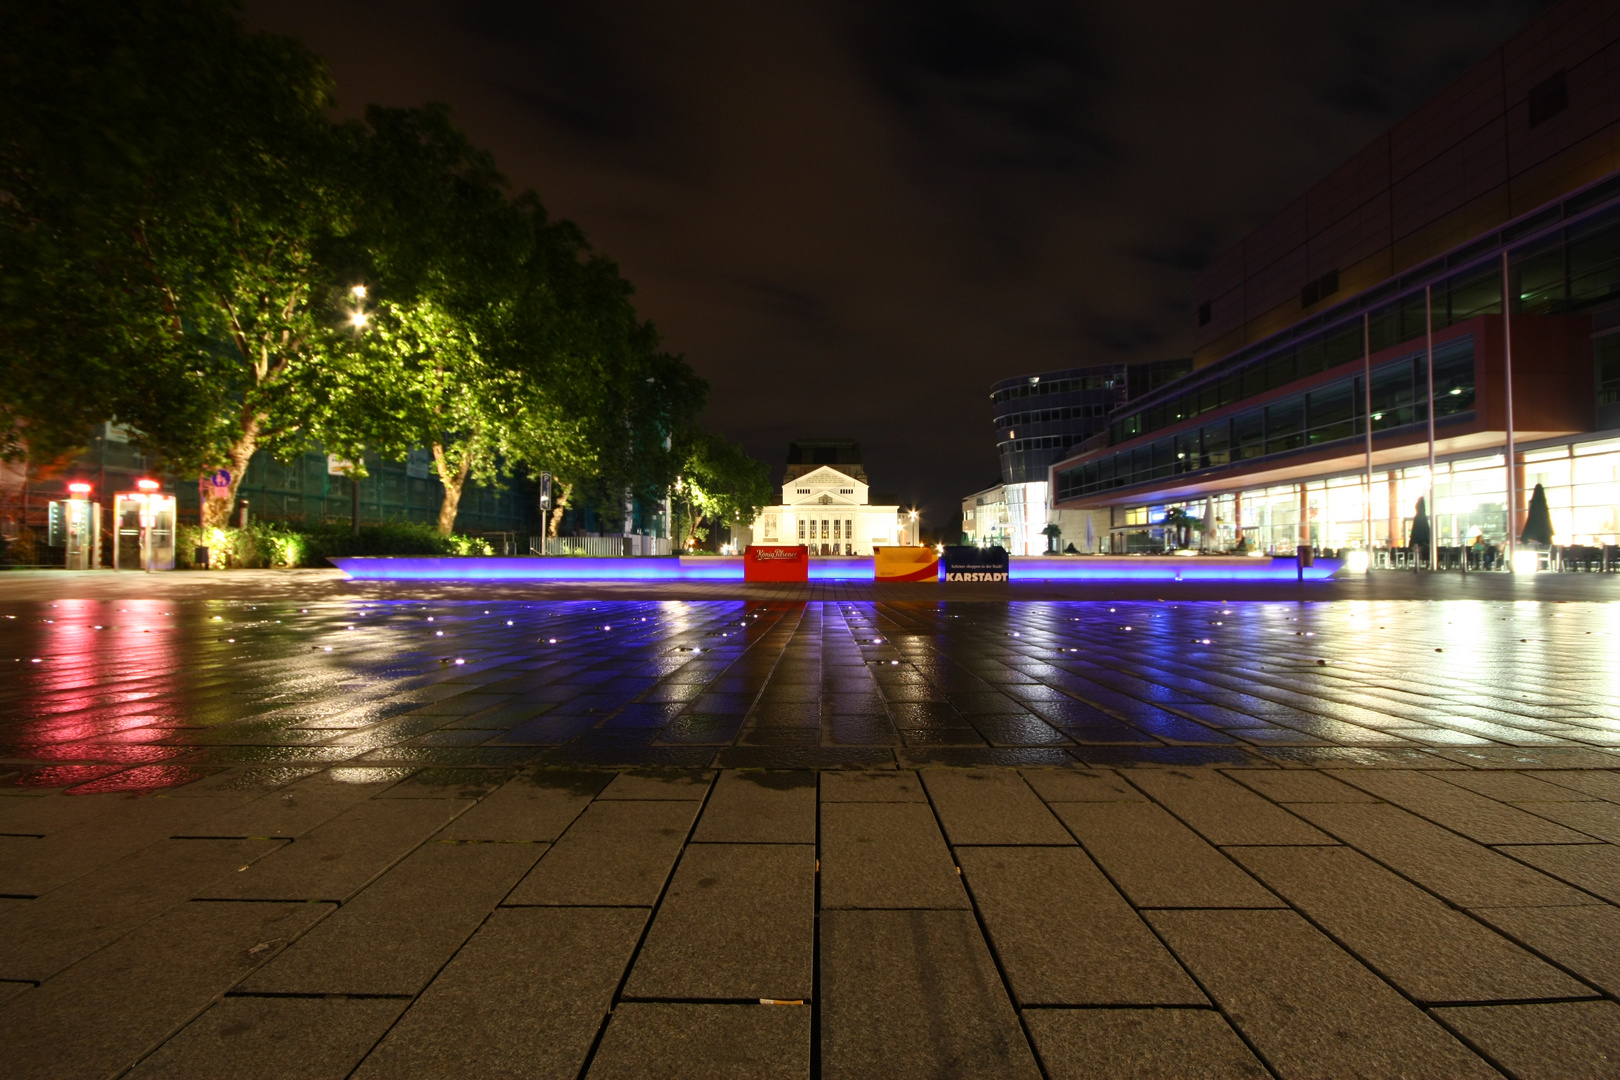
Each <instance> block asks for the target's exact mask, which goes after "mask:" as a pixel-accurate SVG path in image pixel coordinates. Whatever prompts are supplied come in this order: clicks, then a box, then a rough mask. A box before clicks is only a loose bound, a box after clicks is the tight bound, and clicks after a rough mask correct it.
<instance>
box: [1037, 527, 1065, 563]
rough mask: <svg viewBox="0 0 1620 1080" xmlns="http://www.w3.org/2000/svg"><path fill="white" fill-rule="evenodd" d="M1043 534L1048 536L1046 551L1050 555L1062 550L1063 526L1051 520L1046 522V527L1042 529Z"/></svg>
mask: <svg viewBox="0 0 1620 1080" xmlns="http://www.w3.org/2000/svg"><path fill="white" fill-rule="evenodd" d="M1041 535H1042V536H1044V537H1046V553H1047V554H1048V555H1055V554H1057V553H1058V552H1059V551H1060V550H1062V540H1063V526H1061V525H1059V524H1058V523H1057V522H1055V521H1049V522H1047V523H1046V528H1044V529H1042V530H1041Z"/></svg>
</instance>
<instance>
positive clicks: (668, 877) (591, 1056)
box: [540, 770, 719, 1080]
mask: <svg viewBox="0 0 1620 1080" xmlns="http://www.w3.org/2000/svg"><path fill="white" fill-rule="evenodd" d="M705 771H707V770H705ZM718 782H719V777H718V776H711V777H709V779H708V782H707V784H706V786H705V787H704V789H703V797H702V799H701V800H696V801H697V802H698V809H697V813H695V814H693V815H692V823H691V824H690V825H688V826H687V828H686V836H685V838H684V839H683V840H682V841H681V847H680V850H679V851H677V852H676V853H675V858H674V859H672V860H671V861H670V864H669V869H668V870H666V871H665V872H664V881H663V884H661V885H660V886H659V888H658V896H657V897H656V898H654V900H653V902H652V905H651V907H649V908H646V909H645V910H646V911H647V917H646V918H645V919H643V920H642V922H641V933H640V934H639V935H638V936H637V937H636V943H635V946H634V947H633V948H632V949H631V950H630V958H629V959H628V960H627V961H625V965H624V970H623V971H621V972H620V973H619V981H618V983H617V985H615V986H614V988H613V994H612V996H611V997H609V998H608V1007H607V1012H606V1013H605V1014H604V1015H603V1016H602V1020H601V1023H600V1024H598V1025H597V1029H596V1036H595V1038H593V1039H592V1040H591V1045H590V1047H589V1048H588V1049H587V1050H586V1051H585V1058H584V1060H583V1061H582V1062H581V1063H580V1066H579V1072H578V1073H577V1074H576V1075H577V1078H578V1080H585V1076H586V1074H588V1073H589V1072H590V1071H591V1063H592V1062H594V1061H595V1060H596V1052H597V1051H598V1050H599V1049H601V1046H602V1039H603V1038H604V1037H605V1036H606V1035H607V1029H608V1025H609V1024H611V1023H612V1022H613V1013H614V1011H615V1010H616V1009H617V1008H618V1006H619V1004H620V1002H621V1001H622V1000H623V997H624V988H625V986H626V985H627V984H628V983H629V981H630V973H631V972H632V971H634V970H635V968H636V962H637V961H638V960H640V959H641V950H642V948H643V947H644V946H645V945H646V944H647V935H648V934H650V933H652V927H653V922H654V921H655V920H656V919H657V918H658V912H659V911H660V910H661V909H662V908H663V906H664V897H665V896H667V895H668V894H669V886H670V883H671V882H672V881H674V880H675V873H676V871H677V870H679V869H680V866H681V860H682V859H683V857H684V856H685V855H686V848H687V846H688V845H689V844H691V842H692V837H693V836H694V835H696V833H697V827H698V822H699V821H702V820H703V813H704V811H705V810H707V809H708V807H709V799H710V797H711V796H712V795H713V794H714V788H715V785H716V784H717V783H718ZM600 798H601V793H600V792H598V793H597V795H596V798H595V799H592V802H595V801H596V799H600ZM623 801H631V800H623ZM635 801H653V800H635ZM686 801H693V800H686ZM582 817H584V812H583V811H582V812H581V813H580V814H579V815H578V816H577V817H575V818H574V822H576V823H577V822H578V821H579V820H580V818H582ZM569 828H573V825H572V824H570V826H569ZM565 835H566V831H565ZM557 839H558V841H559V842H560V841H561V840H562V837H561V836H559V837H558V838H557ZM548 854H549V852H548ZM540 861H541V862H544V861H545V857H544V856H541V860H540Z"/></svg>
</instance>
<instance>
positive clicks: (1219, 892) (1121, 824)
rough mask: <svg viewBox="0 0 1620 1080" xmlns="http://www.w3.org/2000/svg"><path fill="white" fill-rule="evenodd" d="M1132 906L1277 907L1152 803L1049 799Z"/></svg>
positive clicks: (1227, 861) (1248, 879) (1253, 883)
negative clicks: (1060, 801) (1075, 801)
mask: <svg viewBox="0 0 1620 1080" xmlns="http://www.w3.org/2000/svg"><path fill="white" fill-rule="evenodd" d="M1052 808H1053V809H1054V810H1055V811H1056V812H1057V815H1058V817H1060V818H1062V819H1063V824H1065V825H1067V826H1068V827H1069V830H1070V831H1071V832H1073V833H1074V835H1075V836H1077V837H1079V839H1080V842H1081V843H1082V844H1084V845H1085V847H1086V850H1087V851H1089V852H1090V853H1091V856H1092V858H1094V859H1096V860H1097V863H1098V865H1100V866H1101V867H1102V869H1103V872H1104V873H1106V874H1107V875H1108V876H1109V878H1111V879H1112V880H1113V882H1114V883H1115V884H1116V885H1118V886H1119V888H1120V889H1121V890H1122V891H1123V892H1124V893H1125V895H1126V896H1128V897H1130V900H1131V903H1133V904H1135V905H1136V906H1137V907H1281V906H1282V901H1281V900H1278V899H1277V898H1276V897H1275V896H1272V895H1271V894H1270V893H1269V892H1267V891H1266V890H1265V889H1264V888H1262V887H1261V886H1260V884H1259V883H1258V882H1256V881H1255V880H1254V879H1253V878H1251V877H1250V876H1249V875H1248V874H1246V873H1244V872H1243V870H1242V869H1240V868H1239V867H1238V865H1237V864H1236V863H1234V862H1232V861H1231V860H1230V859H1228V858H1227V857H1226V856H1224V855H1222V854H1221V853H1220V852H1219V851H1217V850H1215V849H1214V848H1213V847H1211V846H1210V845H1209V844H1208V843H1207V842H1205V841H1204V839H1203V838H1202V837H1200V836H1199V835H1198V834H1197V833H1195V832H1193V831H1192V830H1191V829H1189V828H1187V826H1185V825H1183V824H1182V823H1181V822H1179V821H1177V820H1176V819H1175V818H1173V817H1171V816H1170V814H1169V812H1168V811H1166V810H1165V809H1164V808H1163V807H1162V806H1156V805H1154V804H1153V803H1124V802H1120V803H1054V804H1053V807H1052Z"/></svg>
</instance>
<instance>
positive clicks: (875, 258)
mask: <svg viewBox="0 0 1620 1080" xmlns="http://www.w3.org/2000/svg"><path fill="white" fill-rule="evenodd" d="M1543 7H1544V4H1542V3H1540V2H1538V0H1457V2H1448V0H1348V2H1345V3H1341V4H1334V5H1328V4H1300V3H1297V2H1296V0H1249V2H1246V3H1243V4H1211V3H1207V2H1199V0H1138V2H1137V3H1133V4H1111V5H1104V4H1077V3H1072V2H1059V0H1024V2H1011V3H1009V2H1007V0H905V2H894V3H882V4H873V3H869V2H868V3H861V2H856V0H847V2H845V3H843V4H837V3H826V2H823V3H796V4H792V3H772V2H769V0H763V2H756V3H744V2H741V0H688V2H687V3H683V4H657V3H651V2H647V0H640V2H625V3H609V4H561V3H533V2H528V3H525V2H519V0H471V2H469V0H404V2H395V3H388V4H383V3H378V2H372V0H321V2H319V3H317V2H315V0H274V2H272V0H252V2H250V3H249V8H248V10H249V16H250V18H251V19H253V20H254V21H255V22H256V23H257V24H258V25H261V26H264V27H266V28H269V29H274V30H279V31H283V32H288V33H294V34H297V35H298V36H300V37H301V38H303V39H304V40H305V41H306V42H307V43H308V44H309V45H310V46H311V47H312V48H313V49H315V50H316V51H317V52H319V53H321V54H322V55H323V56H325V57H326V58H327V59H328V61H329V62H330V63H331V66H332V70H333V72H334V73H335V75H336V77H337V80H338V87H339V94H340V97H341V99H342V102H343V104H344V106H345V107H346V108H349V109H358V107H360V106H361V105H363V104H364V103H366V102H370V101H379V102H383V103H386V104H392V105H405V104H416V103H420V102H424V101H447V102H449V103H450V104H451V105H452V106H453V107H454V109H455V114H456V116H457V118H458V120H459V121H460V123H461V124H462V125H463V126H464V127H465V128H466V129H467V130H468V132H469V133H470V134H471V135H472V136H473V138H474V139H476V140H477V141H478V142H480V143H482V144H484V145H486V146H488V147H490V148H491V149H492V150H493V151H494V152H495V155H496V157H497V159H498V160H499V162H500V164H501V167H502V168H503V169H504V170H505V172H506V173H507V174H508V175H509V176H510V177H511V178H512V180H513V182H514V184H515V185H517V186H518V187H527V188H534V189H535V190H537V191H538V192H540V194H541V196H542V198H543V199H544V200H545V202H546V204H547V205H548V207H550V208H551V210H552V211H553V213H555V214H557V215H559V216H563V217H569V218H572V219H574V220H575V221H577V222H579V223H580V225H581V226H583V227H584V229H585V231H586V234H587V235H588V236H589V237H590V239H591V240H592V242H593V243H594V244H595V245H596V246H597V247H598V248H599V249H600V250H602V251H605V252H607V253H608V254H610V255H612V256H613V257H614V258H615V259H617V260H618V261H619V263H620V264H621V265H622V266H623V268H624V270H625V273H626V274H627V276H629V277H630V279H631V280H633V281H634V282H635V283H636V285H637V290H638V292H637V296H638V304H639V306H640V308H641V310H642V312H643V313H644V314H645V315H647V316H648V317H650V318H652V319H653V320H654V321H656V322H657V323H658V325H659V327H660V328H661V329H662V331H663V333H664V336H665V339H666V341H667V343H668V345H669V346H670V347H671V348H672V349H674V350H677V351H680V352H683V353H685V354H686V355H687V357H688V358H689V359H690V360H691V362H692V364H693V366H694V367H696V368H697V370H698V371H699V372H701V373H702V374H703V375H704V376H705V377H707V378H708V379H709V380H710V382H711V383H712V384H713V387H714V389H713V392H712V394H711V399H710V409H709V416H710V420H711V422H712V424H713V425H714V426H715V427H716V428H718V429H720V430H722V431H724V432H726V433H727V434H729V435H731V436H732V437H733V438H737V439H740V440H741V441H742V442H743V443H744V444H745V445H747V446H748V448H749V449H750V450H751V451H752V452H753V453H755V454H756V455H758V456H760V457H763V458H765V459H766V460H769V461H771V462H772V463H773V465H780V463H781V458H782V455H783V451H784V449H785V444H786V442H787V441H788V440H789V439H791V438H794V437H799V436H818V435H828V436H842V437H849V438H857V439H860V440H861V441H862V442H863V443H865V444H866V448H867V457H868V462H869V468H870V469H871V471H872V473H873V477H874V481H875V483H876V484H877V485H878V486H879V487H880V488H883V489H886V490H895V491H899V492H902V493H903V494H905V495H906V496H907V497H912V498H916V499H918V500H922V501H925V502H926V503H927V505H928V506H929V507H931V508H932V509H933V510H934V511H935V512H936V515H938V516H943V515H945V514H948V513H950V512H951V511H952V510H953V509H954V505H953V503H954V499H955V497H957V496H959V495H961V494H964V493H966V492H968V491H971V490H973V489H975V488H977V487H979V486H981V485H982V484H983V483H984V481H985V479H986V478H987V477H988V476H990V475H993V474H994V471H995V455H994V450H993V446H992V441H991V435H992V431H991V427H990V422H989V412H988V401H987V394H988V387H989V385H990V383H991V382H993V381H995V380H997V379H1001V378H1006V377H1008V376H1011V375H1017V374H1022V373H1025V372H1031V371H1039V370H1044V369H1049V368H1055V367H1062V366H1066V365H1070V364H1081V363H1088V362H1096V361H1106V360H1121V359H1123V360H1155V359H1164V358H1167V357H1172V356H1177V355H1185V354H1186V353H1187V352H1188V351H1189V349H1190V341H1191V332H1192V303H1191V297H1190V292H1189V288H1190V279H1191V275H1192V273H1193V271H1195V270H1196V269H1197V268H1199V267H1200V266H1202V265H1203V264H1205V263H1206V262H1207V261H1208V260H1209V259H1210V258H1211V257H1212V256H1214V255H1215V254H1217V253H1219V252H1220V251H1221V250H1223V249H1224V248H1226V247H1227V246H1229V245H1230V244H1232V243H1234V242H1235V241H1236V240H1238V239H1239V238H1241V237H1242V235H1243V234H1244V233H1245V232H1246V231H1248V230H1249V229H1250V228H1252V227H1254V226H1255V225H1256V224H1258V223H1259V222H1261V221H1263V220H1264V219H1265V218H1266V217H1267V216H1269V215H1270V214H1271V213H1274V212H1275V211H1276V210H1278V209H1279V208H1281V207H1282V206H1283V205H1285V204H1286V203H1287V202H1288V201H1289V200H1291V199H1293V198H1295V197H1296V196H1298V195H1299V194H1300V193H1301V192H1302V191H1304V190H1305V188H1307V187H1309V186H1310V184H1311V183H1313V182H1314V181H1315V180H1317V179H1319V178H1320V177H1321V176H1322V175H1324V174H1325V173H1326V172H1328V171H1329V170H1330V169H1332V168H1333V167H1334V166H1335V165H1336V164H1338V163H1339V162H1340V161H1342V160H1343V159H1344V158H1346V157H1347V156H1349V155H1350V154H1351V153H1353V152H1355V151H1356V150H1357V149H1359V148H1360V147H1361V146H1363V145H1365V144H1366V142H1367V141H1369V140H1370V139H1372V138H1373V137H1374V136H1376V135H1377V134H1378V133H1379V132H1380V131H1382V130H1383V129H1384V128H1386V127H1388V126H1389V125H1390V124H1391V123H1393V122H1394V121H1395V120H1397V119H1399V118H1400V116H1402V115H1403V114H1405V113H1406V112H1408V111H1409V110H1410V109H1412V108H1413V107H1415V106H1416V105H1417V104H1419V103H1420V102H1421V101H1422V100H1423V99H1424V98H1425V97H1427V96H1428V95H1430V94H1432V93H1434V92H1435V91H1436V90H1438V89H1439V88H1440V87H1442V86H1444V85H1445V84H1446V83H1447V82H1448V81H1450V80H1451V79H1452V78H1454V77H1455V76H1456V75H1458V74H1460V73H1461V72H1462V71H1463V70H1464V69H1465V68H1466V67H1467V66H1468V65H1470V64H1472V63H1474V62H1476V61H1477V60H1479V59H1480V58H1481V57H1483V56H1485V55H1486V54H1487V53H1489V52H1490V51H1491V50H1492V49H1493V48H1495V47H1496V46H1497V45H1499V44H1500V43H1501V42H1503V41H1504V40H1506V38H1507V37H1509V36H1510V35H1511V34H1512V33H1513V32H1514V31H1515V30H1517V29H1519V28H1520V27H1521V26H1523V25H1524V24H1525V23H1527V22H1528V21H1529V20H1530V19H1531V18H1533V17H1534V16H1535V15H1536V14H1537V13H1539V11H1540V10H1542V8H1543Z"/></svg>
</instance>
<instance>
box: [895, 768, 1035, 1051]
mask: <svg viewBox="0 0 1620 1080" xmlns="http://www.w3.org/2000/svg"><path fill="white" fill-rule="evenodd" d="M1014 775H1015V776H1018V782H1019V783H1021V784H1024V786H1025V787H1028V786H1029V785H1028V783H1027V782H1026V781H1025V780H1024V779H1023V777H1022V776H1019V775H1018V774H1017V773H1014ZM912 776H913V777H915V779H916V783H917V787H918V788H919V789H921V791H922V793H923V798H924V799H925V800H926V801H927V803H928V811H929V813H930V814H931V815H932V816H933V818H934V828H936V829H938V830H939V838H940V840H941V841H942V842H943V843H944V844H945V845H946V848H947V850H948V851H949V853H950V856H951V865H952V866H953V867H955V869H956V878H957V881H959V882H960V883H961V885H960V887H961V889H962V891H963V893H965V894H966V896H967V901H968V909H969V910H970V911H971V912H972V913H973V922H974V925H975V926H977V927H978V928H979V936H980V937H981V938H983V939H984V945H985V950H986V951H987V952H988V953H989V955H990V962H991V963H992V964H994V965H995V966H996V975H997V976H998V977H999V978H1000V979H1001V988H1002V991H1003V992H1004V993H1005V994H1006V995H1007V1003H1008V1004H1009V1005H1011V1006H1012V1010H1013V1015H1014V1016H1015V1017H1017V1018H1018V1030H1019V1031H1020V1032H1022V1033H1023V1035H1024V1042H1025V1044H1026V1045H1027V1046H1028V1047H1029V1056H1030V1057H1031V1059H1033V1060H1034V1062H1035V1067H1036V1068H1037V1069H1039V1070H1040V1073H1041V1076H1042V1077H1043V1078H1045V1080H1051V1077H1052V1073H1051V1071H1050V1070H1049V1069H1048V1068H1047V1067H1046V1062H1045V1061H1043V1060H1042V1059H1041V1055H1040V1052H1039V1051H1038V1049H1037V1048H1036V1044H1035V1036H1034V1034H1033V1033H1032V1032H1031V1031H1030V1030H1029V1023H1028V1022H1027V1021H1026V1020H1025V1019H1024V1012H1023V1008H1022V1007H1021V1006H1020V1004H1019V1000H1018V995H1017V994H1016V993H1015V992H1014V991H1013V985H1012V979H1010V978H1009V977H1008V975H1007V965H1006V962H1005V961H1004V960H1003V959H1002V956H1001V950H1000V948H998V947H997V945H996V941H995V938H994V937H992V936H991V934H990V926H989V924H988V923H986V922H985V921H984V912H983V910H981V908H980V907H979V898H978V897H977V896H976V895H975V894H974V891H973V886H972V883H971V882H969V881H968V880H967V877H966V875H964V874H963V873H962V864H961V863H960V862H958V861H957V858H956V845H955V844H952V843H951V840H950V833H949V832H948V831H947V830H946V828H945V822H944V820H943V819H942V818H941V817H940V816H939V807H938V805H936V804H935V802H934V793H933V791H931V790H930V789H929V787H928V785H927V784H925V783H923V779H922V775H921V774H920V773H918V772H915V771H914V772H913V773H912ZM1053 816H1054V817H1055V816H1056V815H1053ZM964 846H966V845H964Z"/></svg>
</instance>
